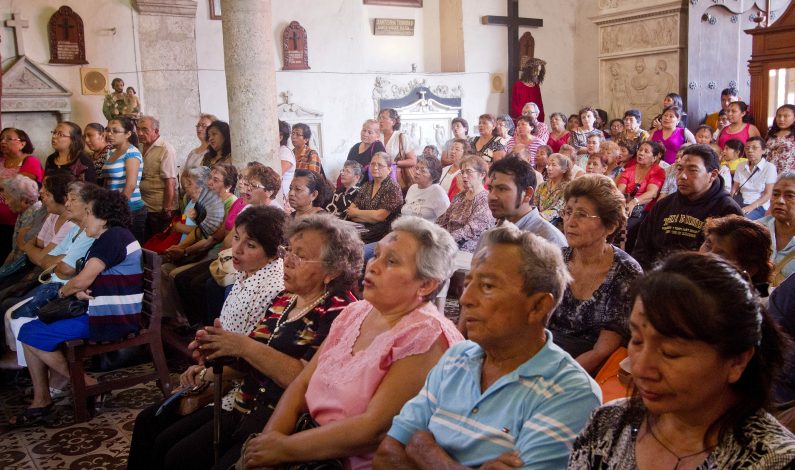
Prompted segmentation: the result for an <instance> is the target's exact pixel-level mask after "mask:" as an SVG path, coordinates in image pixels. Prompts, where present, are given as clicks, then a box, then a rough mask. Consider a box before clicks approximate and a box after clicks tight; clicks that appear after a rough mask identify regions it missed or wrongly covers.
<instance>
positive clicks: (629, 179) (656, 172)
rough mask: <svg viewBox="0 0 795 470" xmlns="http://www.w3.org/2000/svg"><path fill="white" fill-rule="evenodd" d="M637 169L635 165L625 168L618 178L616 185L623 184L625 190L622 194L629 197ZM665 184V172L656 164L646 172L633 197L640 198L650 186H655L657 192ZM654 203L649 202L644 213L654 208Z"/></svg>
mask: <svg viewBox="0 0 795 470" xmlns="http://www.w3.org/2000/svg"><path fill="white" fill-rule="evenodd" d="M637 168H638V166H637V165H632V166H631V167H627V168H626V169H625V170H624V172H623V173H621V176H619V177H618V183H617V185H620V184H622V183H623V184H624V185H626V188H625V189H624V194H626V195H629V194H630V193H631V192H632V188H634V187H635V170H636V169H637ZM664 182H665V170H663V169H662V167H660V165H657V164H656V163H655V164H654V165H652V166H651V168H649V171H648V172H646V176H645V177H644V178H643V180H641V181H640V188H639V189H638V192H637V193H635V196H634V197H640V196H641V195H642V194H643V193H645V192H646V190H647V189H648V187H649V185H650V184H653V185H655V186H657V189H658V190H659V189H660V188H662V185H663V183H664ZM655 202H656V199H655V200H654V201H651V202H649V203H648V204H646V207H645V211H646V212H649V211H650V210H651V208H652V207H654V203H655Z"/></svg>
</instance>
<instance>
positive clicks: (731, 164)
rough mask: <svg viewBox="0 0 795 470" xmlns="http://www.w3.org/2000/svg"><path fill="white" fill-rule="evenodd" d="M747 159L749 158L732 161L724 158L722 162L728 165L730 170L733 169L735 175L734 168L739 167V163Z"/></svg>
mask: <svg viewBox="0 0 795 470" xmlns="http://www.w3.org/2000/svg"><path fill="white" fill-rule="evenodd" d="M747 161H748V159H747V158H738V159H737V160H732V161H730V162H727V161H726V160H723V161H722V162H720V164H721V165H726V166H728V167H729V171H731V172H732V175H734V170H736V169H737V165H739V164H740V163H742V162H747Z"/></svg>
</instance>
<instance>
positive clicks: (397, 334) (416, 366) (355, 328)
mask: <svg viewBox="0 0 795 470" xmlns="http://www.w3.org/2000/svg"><path fill="white" fill-rule="evenodd" d="M456 251H457V246H456V244H455V241H453V239H452V237H451V236H450V235H449V234H448V233H447V232H445V231H444V230H443V229H441V228H439V227H438V226H436V225H434V224H433V223H431V222H429V221H427V220H424V219H421V218H419V217H402V218H400V219H398V220H397V221H396V222H395V223H394V224H393V231H392V232H391V233H390V234H389V235H387V236H386V237H384V238H383V239H382V240H381V241H380V242H379V243H378V247H377V248H376V251H375V257H374V258H372V259H371V260H370V261H369V262H368V264H367V269H366V271H365V276H364V299H365V300H363V301H361V302H355V303H353V304H351V305H349V306H348V307H347V308H345V310H343V312H342V313H340V315H339V317H337V319H336V320H335V321H334V324H333V325H332V326H331V331H330V332H329V335H328V337H327V338H326V341H325V342H324V343H323V346H321V349H320V352H319V353H318V354H316V355H315V357H314V358H313V359H312V361H311V362H310V363H309V365H307V367H306V368H305V369H304V370H303V372H302V373H301V375H299V376H298V378H296V379H295V380H294V381H293V382H292V383H291V384H290V386H289V387H288V388H287V390H286V391H285V392H284V395H282V398H281V400H280V401H279V404H278V405H277V406H276V410H275V411H274V412H273V415H272V417H271V419H270V421H268V424H267V426H265V430H264V431H263V432H262V433H261V434H259V435H258V436H257V437H255V438H253V439H251V440H250V441H249V442H248V444H247V445H246V448H245V449H244V451H243V453H242V459H243V462H244V463H245V468H258V467H281V466H282V465H283V464H285V463H291V462H313V463H314V462H317V461H323V460H330V459H346V460H347V461H346V462H345V468H350V469H354V470H356V469H363V468H370V467H371V466H372V457H373V452H374V451H375V450H376V448H377V447H378V444H379V443H380V441H381V438H382V437H383V436H384V434H385V433H386V431H387V430H388V429H389V426H390V425H391V423H392V418H393V417H394V416H395V415H397V414H398V412H399V411H400V409H401V407H402V406H403V405H404V404H405V403H406V402H407V401H408V400H409V399H410V398H411V397H413V396H414V395H416V394H417V393H418V392H419V390H420V388H421V387H422V384H423V382H424V381H425V376H426V374H427V373H428V371H429V370H430V369H431V367H432V366H433V365H434V364H435V363H436V362H437V361H438V359H439V358H440V357H441V356H442V354H443V353H444V351H445V350H447V348H448V347H450V346H451V345H452V344H454V343H456V342H458V341H460V340H462V339H463V338H462V336H461V334H460V333H459V332H458V330H457V329H456V328H455V326H454V325H453V324H452V323H451V322H450V321H449V320H447V319H446V318H445V317H444V316H443V315H442V314H440V313H439V311H438V310H436V307H434V306H433V304H432V303H431V302H430V301H431V300H432V299H433V297H434V296H435V295H436V292H437V291H438V288H439V286H441V284H442V283H443V282H444V281H445V280H446V279H447V278H448V277H449V276H450V274H451V273H452V267H451V264H450V263H449V261H448V260H450V259H452V257H453V256H454V255H455V252H456ZM417 260H422V264H420V265H418V264H417ZM307 412H308V413H309V414H310V415H311V417H312V418H313V419H314V420H315V421H316V422H317V424H319V426H318V427H316V428H314V429H309V430H306V431H300V432H295V431H294V428H295V425H296V422H297V421H298V419H299V417H300V416H301V414H302V413H307ZM302 421H303V419H302Z"/></svg>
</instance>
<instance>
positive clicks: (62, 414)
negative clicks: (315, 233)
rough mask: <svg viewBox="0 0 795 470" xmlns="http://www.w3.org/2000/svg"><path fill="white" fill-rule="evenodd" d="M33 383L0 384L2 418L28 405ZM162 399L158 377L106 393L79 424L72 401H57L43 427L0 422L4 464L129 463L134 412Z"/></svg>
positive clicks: (29, 469) (40, 469)
mask: <svg viewBox="0 0 795 470" xmlns="http://www.w3.org/2000/svg"><path fill="white" fill-rule="evenodd" d="M141 368H146V369H150V368H151V364H144V365H139V366H134V367H130V368H127V369H121V370H117V371H114V372H109V373H107V374H97V375H96V376H97V377H98V378H99V379H100V380H102V377H103V376H106V375H110V374H113V375H116V374H127V373H130V372H132V371H136V370H140V369H141ZM26 385H28V386H29V383H26V382H25V381H24V380H21V381H19V383H17V384H14V385H3V386H0V423H6V422H8V420H9V418H10V417H11V416H13V415H14V414H17V413H20V412H22V411H24V409H25V407H27V405H28V403H29V400H30V397H29V396H25V389H26V388H28V387H26ZM161 399H162V395H161V393H160V389H159V388H158V387H157V385H156V384H155V382H149V383H147V384H143V385H139V386H136V387H133V388H130V389H127V390H122V391H116V392H113V394H112V395H111V396H110V397H109V398H107V399H106V400H105V402H104V404H103V406H102V408H101V409H100V410H99V413H98V414H97V415H96V416H95V417H94V418H93V419H91V420H90V421H88V422H85V423H80V424H74V419H73V413H72V402H71V399H70V398H68V397H67V398H63V399H61V400H59V401H58V402H57V403H56V411H55V414H54V415H53V417H52V420H51V421H50V422H49V423H48V424H46V425H44V426H38V427H30V428H23V429H15V430H8V429H4V426H2V425H0V468H3V469H9V470H10V469H20V470H22V469H24V470H34V469H36V470H45V469H81V470H82V469H85V470H89V469H91V470H93V469H124V468H126V467H127V452H128V450H129V445H130V436H131V435H132V429H133V424H134V422H135V417H136V416H137V415H138V413H139V412H140V410H141V409H143V408H145V407H146V406H149V405H150V404H152V403H155V402H157V401H159V400H161Z"/></svg>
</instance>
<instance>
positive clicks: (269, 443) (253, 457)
mask: <svg viewBox="0 0 795 470" xmlns="http://www.w3.org/2000/svg"><path fill="white" fill-rule="evenodd" d="M289 438H290V436H288V435H286V434H282V433H280V432H276V431H268V432H263V433H260V434H258V435H257V437H254V438H253V439H251V440H250V441H248V444H247V445H246V452H245V455H244V457H245V459H244V460H243V463H244V464H245V467H244V468H247V469H253V468H268V467H275V466H277V465H279V464H282V463H284V462H286V461H287V459H288V456H289V454H288V453H287V443H288V439H289Z"/></svg>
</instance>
